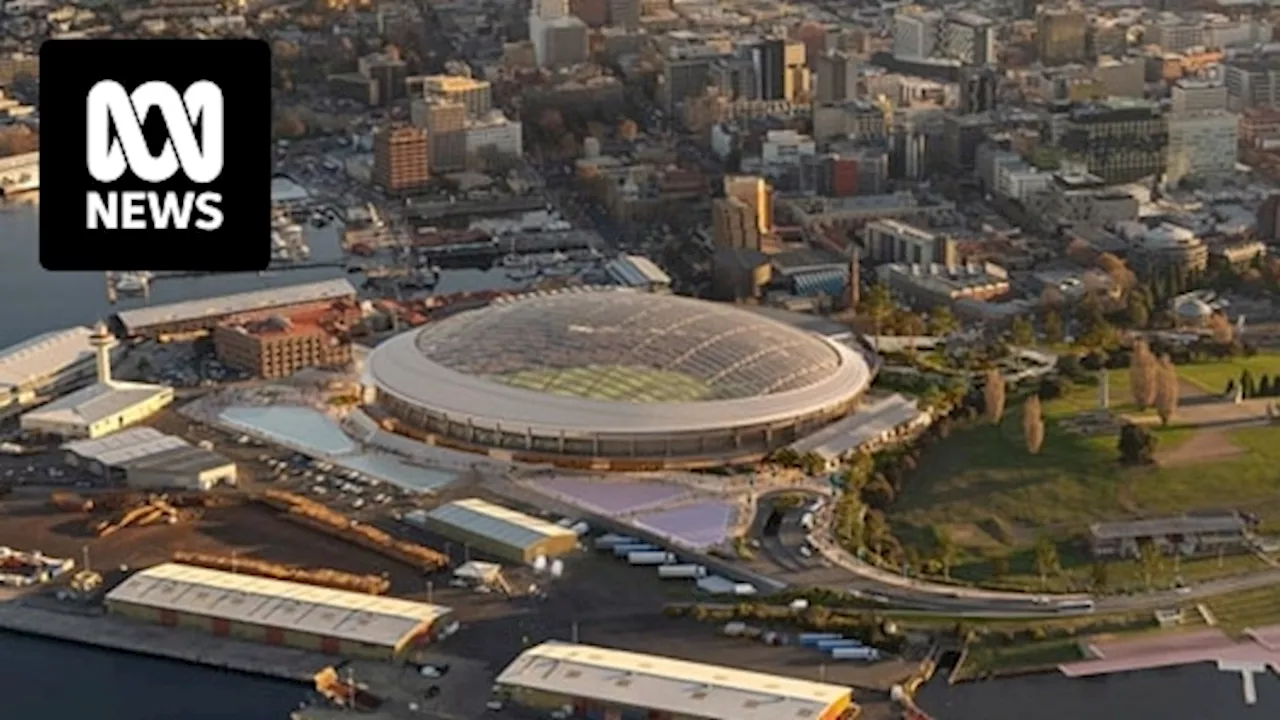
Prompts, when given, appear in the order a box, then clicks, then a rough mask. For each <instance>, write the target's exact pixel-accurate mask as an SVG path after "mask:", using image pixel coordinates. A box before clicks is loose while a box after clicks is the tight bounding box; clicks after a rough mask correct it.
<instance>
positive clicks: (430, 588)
mask: <svg viewBox="0 0 1280 720" xmlns="http://www.w3.org/2000/svg"><path fill="white" fill-rule="evenodd" d="M435 591H436V584H435V583H434V582H432V581H430V580H428V581H427V604H428V605H434V604H435V602H434V598H435V594H436V592H435Z"/></svg>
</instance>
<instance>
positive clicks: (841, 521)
mask: <svg viewBox="0 0 1280 720" xmlns="http://www.w3.org/2000/svg"><path fill="white" fill-rule="evenodd" d="M866 511H867V509H866V506H864V505H863V504H862V500H861V499H859V497H858V494H857V493H852V492H845V494H843V495H841V496H840V499H839V500H837V501H836V507H835V513H834V520H835V522H834V523H833V524H834V526H835V527H833V528H832V530H833V531H834V532H835V535H836V540H838V541H840V544H841V545H842V546H844V547H846V548H851V549H854V550H856V549H857V548H860V547H862V539H863V538H864V537H865V533H866V523H865V515H866Z"/></svg>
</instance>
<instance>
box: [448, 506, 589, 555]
mask: <svg viewBox="0 0 1280 720" xmlns="http://www.w3.org/2000/svg"><path fill="white" fill-rule="evenodd" d="M426 517H429V518H431V519H432V520H434V521H436V522H439V523H444V524H447V525H452V526H454V527H458V528H462V529H464V530H467V531H470V532H473V533H475V534H477V535H480V536H482V537H486V538H489V539H490V540H497V541H498V542H501V543H506V544H507V545H511V546H513V547H520V548H526V547H529V546H530V545H533V544H534V543H536V542H539V541H542V540H545V539H546V538H549V537H560V536H564V535H573V536H574V537H576V534H575V533H574V532H573V531H572V530H570V529H569V528H565V527H560V526H559V525H556V524H555V523H550V522H547V521H546V520H541V519H539V518H536V517H533V516H531V515H526V514H524V513H522V512H519V511H517V510H512V509H511V508H506V507H502V506H501V505H494V504H493V503H490V502H485V501H484V500H480V499H479V498H468V499H466V500H455V501H454V502H451V503H447V504H445V505H441V506H440V507H438V508H436V509H434V510H432V511H431V512H429V513H427V514H426Z"/></svg>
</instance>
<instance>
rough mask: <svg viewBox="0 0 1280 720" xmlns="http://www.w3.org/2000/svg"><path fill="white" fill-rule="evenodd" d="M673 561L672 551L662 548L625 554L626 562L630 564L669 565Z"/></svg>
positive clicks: (674, 559)
mask: <svg viewBox="0 0 1280 720" xmlns="http://www.w3.org/2000/svg"><path fill="white" fill-rule="evenodd" d="M675 561H676V556H675V554H674V553H669V552H663V551H662V550H641V551H638V552H633V553H629V554H628V555H627V562H629V563H631V564H632V565H669V564H671V563H674V562H675Z"/></svg>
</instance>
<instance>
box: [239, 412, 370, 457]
mask: <svg viewBox="0 0 1280 720" xmlns="http://www.w3.org/2000/svg"><path fill="white" fill-rule="evenodd" d="M218 419H219V420H221V421H222V422H224V423H226V424H227V425H230V426H231V427H234V428H236V429H237V430H241V431H243V432H246V433H249V434H250V435H256V436H258V437H261V438H264V439H266V440H270V441H272V442H275V443H279V444H281V445H284V446H285V447H289V448H292V449H294V450H298V451H300V452H304V453H307V454H309V455H323V456H326V457H336V456H341V455H349V454H351V453H354V452H356V451H357V450H359V449H360V448H359V446H358V445H356V443H355V441H354V440H352V439H351V438H350V436H348V435H347V434H346V433H345V432H343V431H342V427H341V426H340V425H338V423H336V422H334V421H333V420H332V419H330V418H329V416H327V415H325V414H324V413H322V412H320V411H318V410H313V409H311V408H308V407H301V406H286V405H277V406H263V407H248V406H239V405H233V406H232V407H229V408H226V409H224V410H223V411H222V412H221V413H219V414H218Z"/></svg>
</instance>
